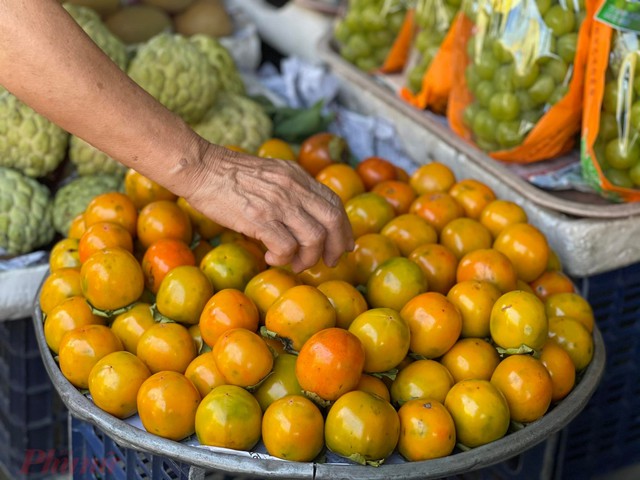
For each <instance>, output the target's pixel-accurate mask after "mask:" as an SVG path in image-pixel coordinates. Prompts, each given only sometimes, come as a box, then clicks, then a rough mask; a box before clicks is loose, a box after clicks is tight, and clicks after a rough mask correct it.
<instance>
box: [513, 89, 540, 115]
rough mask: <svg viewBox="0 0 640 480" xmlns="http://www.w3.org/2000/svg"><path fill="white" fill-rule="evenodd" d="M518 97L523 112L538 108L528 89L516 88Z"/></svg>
mask: <svg viewBox="0 0 640 480" xmlns="http://www.w3.org/2000/svg"><path fill="white" fill-rule="evenodd" d="M516 98H517V99H518V105H519V106H520V111H521V112H526V111H529V110H533V109H534V108H536V106H535V104H534V103H533V100H531V95H529V92H528V91H526V90H516Z"/></svg>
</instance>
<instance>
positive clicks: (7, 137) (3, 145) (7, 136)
mask: <svg viewBox="0 0 640 480" xmlns="http://www.w3.org/2000/svg"><path fill="white" fill-rule="evenodd" d="M68 140H69V134H68V133H67V132H65V131H64V130H63V129H61V128H60V127H58V126H57V125H55V124H54V123H52V122H50V121H49V120H47V119H46V118H45V117H43V116H42V115H39V114H38V113H36V112H35V111H34V110H33V109H31V108H30V107H28V106H27V105H25V104H24V103H22V102H21V101H20V100H18V99H17V98H16V97H15V96H14V95H12V94H11V93H10V92H9V91H7V90H4V89H0V167H9V168H15V169H16V170H20V171H21V172H22V173H24V174H25V175H27V176H29V177H34V178H37V177H43V176H45V175H47V174H48V173H50V172H52V171H54V170H55V169H56V168H57V167H58V165H60V163H62V161H63V160H64V158H65V155H66V151H67V144H68Z"/></svg>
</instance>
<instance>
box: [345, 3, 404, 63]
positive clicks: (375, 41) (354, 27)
mask: <svg viewBox="0 0 640 480" xmlns="http://www.w3.org/2000/svg"><path fill="white" fill-rule="evenodd" d="M405 13H406V2H405V1H403V0H396V1H389V0H350V1H349V4H348V8H347V11H346V12H345V15H344V16H343V17H341V18H340V19H339V20H338V22H337V23H336V26H335V32H334V34H335V39H336V40H337V41H338V44H339V52H340V55H342V57H344V58H345V59H346V60H348V61H349V62H351V63H353V64H354V65H356V66H357V67H358V68H360V69H362V70H365V71H371V70H374V69H376V68H378V67H380V66H382V64H383V63H384V61H385V59H386V58H387V55H388V53H389V50H390V49H391V46H392V45H393V42H394V40H395V38H396V35H397V34H398V32H399V31H400V27H401V26H402V22H403V21H404V16H405Z"/></svg>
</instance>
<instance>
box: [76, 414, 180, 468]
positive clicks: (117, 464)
mask: <svg viewBox="0 0 640 480" xmlns="http://www.w3.org/2000/svg"><path fill="white" fill-rule="evenodd" d="M71 425H72V427H71V431H72V442H73V448H72V451H71V454H72V457H73V459H72V461H73V462H74V464H84V465H89V466H90V467H89V468H85V469H84V471H79V470H78V471H76V470H74V472H73V479H74V480H84V479H87V480H89V479H94V478H98V479H101V480H138V479H153V480H156V479H158V480H188V478H189V469H190V467H189V465H183V464H179V463H176V462H174V461H172V460H170V459H166V458H163V457H160V456H155V455H152V454H149V453H147V452H139V451H136V450H132V449H127V448H124V447H121V446H120V445H118V444H117V443H116V442H114V441H113V440H112V439H111V438H110V437H108V436H107V435H105V434H104V432H102V431H100V430H99V429H97V428H96V427H93V426H92V425H90V424H88V423H85V422H82V421H80V420H77V419H72V421H71ZM91 468H93V470H94V471H93V472H91V471H90V470H91Z"/></svg>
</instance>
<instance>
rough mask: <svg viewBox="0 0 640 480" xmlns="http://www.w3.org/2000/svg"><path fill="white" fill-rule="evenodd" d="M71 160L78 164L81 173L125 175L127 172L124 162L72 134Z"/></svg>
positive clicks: (77, 167)
mask: <svg viewBox="0 0 640 480" xmlns="http://www.w3.org/2000/svg"><path fill="white" fill-rule="evenodd" d="M69 160H71V162H72V163H73V164H74V165H75V166H76V170H77V171H78V174H79V175H93V174H95V173H110V174H114V175H117V176H120V177H124V174H125V173H126V172H127V167H125V166H124V165H123V164H121V163H120V162H118V161H117V160H114V159H113V158H111V157H110V156H109V155H107V154H106V153H104V152H102V151H101V150H98V149H97V148H96V147H94V146H93V145H91V144H90V143H87V142H85V141H84V140H82V139H81V138H80V137H76V136H75V135H71V140H70V141H69Z"/></svg>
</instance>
